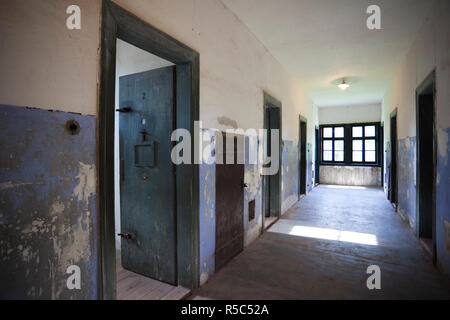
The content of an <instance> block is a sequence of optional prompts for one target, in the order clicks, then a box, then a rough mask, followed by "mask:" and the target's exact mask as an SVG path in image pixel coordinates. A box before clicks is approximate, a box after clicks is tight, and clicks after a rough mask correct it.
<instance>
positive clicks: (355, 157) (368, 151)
mask: <svg viewBox="0 0 450 320" xmlns="http://www.w3.org/2000/svg"><path fill="white" fill-rule="evenodd" d="M375 132H376V126H375V125H367V126H360V125H353V126H352V162H356V163H376V160H377V156H376V153H377V148H376V145H377V143H376V142H377V141H376V135H375Z"/></svg>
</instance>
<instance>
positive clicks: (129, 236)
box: [117, 232, 136, 240]
mask: <svg viewBox="0 0 450 320" xmlns="http://www.w3.org/2000/svg"><path fill="white" fill-rule="evenodd" d="M117 235H118V236H121V237H122V238H124V239H126V240H132V239H134V238H136V235H135V234H134V233H129V232H121V233H118V234H117Z"/></svg>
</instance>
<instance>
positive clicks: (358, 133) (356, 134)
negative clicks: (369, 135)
mask: <svg viewBox="0 0 450 320" xmlns="http://www.w3.org/2000/svg"><path fill="white" fill-rule="evenodd" d="M352 135H353V138H359V137H362V127H353V128H352Z"/></svg>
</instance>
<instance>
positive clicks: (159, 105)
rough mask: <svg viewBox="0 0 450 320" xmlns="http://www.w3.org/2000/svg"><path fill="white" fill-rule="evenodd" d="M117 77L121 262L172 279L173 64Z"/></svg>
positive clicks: (144, 272)
mask: <svg viewBox="0 0 450 320" xmlns="http://www.w3.org/2000/svg"><path fill="white" fill-rule="evenodd" d="M119 83H120V88H119V89H120V96H119V100H120V109H118V110H117V111H118V112H120V116H119V132H120V162H121V168H120V171H121V177H120V180H121V182H120V210H121V219H120V223H121V233H120V234H119V235H120V236H121V237H122V239H121V257H122V266H123V267H124V268H125V269H128V270H130V271H133V272H136V273H139V274H142V275H145V276H147V277H151V278H154V279H157V280H160V281H163V282H167V283H170V284H176V247H175V239H176V230H175V225H176V216H175V178H174V175H175V171H174V165H173V164H172V161H171V158H170V153H171V149H172V142H171V140H170V136H171V133H172V130H173V127H174V67H167V68H161V69H157V70H152V71H149V72H144V73H138V74H133V75H128V76H124V77H121V78H120V82H119Z"/></svg>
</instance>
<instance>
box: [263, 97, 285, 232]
mask: <svg viewBox="0 0 450 320" xmlns="http://www.w3.org/2000/svg"><path fill="white" fill-rule="evenodd" d="M269 108H277V109H279V113H280V132H279V143H278V144H279V151H278V157H279V159H278V163H279V168H278V173H277V175H278V179H277V183H278V187H277V189H278V192H277V194H276V195H270V197H271V201H270V203H272V200H273V203H275V206H274V207H275V208H276V217H277V218H279V217H280V216H281V197H282V193H281V186H282V177H281V168H282V165H283V164H282V162H281V161H282V152H283V146H282V132H283V131H282V128H283V120H282V104H281V101H279V100H277V99H276V98H274V97H273V96H271V95H270V94H268V93H267V92H264V108H263V112H264V117H263V121H264V122H263V123H264V125H263V126H264V129H268V128H266V127H265V126H266V119H267V116H266V110H267V109H269ZM264 152H265V150H264ZM268 177H269V176H264V178H263V189H262V190H263V192H262V194H263V197H264V196H265V194H264V190H265V185H266V183H267V181H266V180H267V178H268ZM262 204H263V205H262V207H263V208H262V209H263V210H262V230H263V231H264V230H265V228H266V226H265V222H264V220H265V207H264V206H265V202H264V198H263V201H262Z"/></svg>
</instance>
